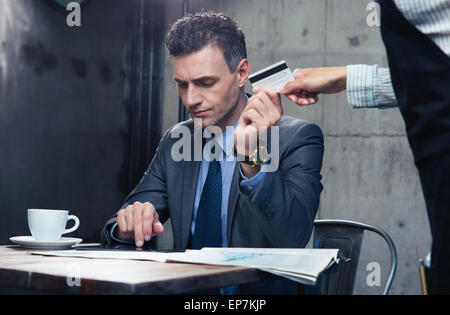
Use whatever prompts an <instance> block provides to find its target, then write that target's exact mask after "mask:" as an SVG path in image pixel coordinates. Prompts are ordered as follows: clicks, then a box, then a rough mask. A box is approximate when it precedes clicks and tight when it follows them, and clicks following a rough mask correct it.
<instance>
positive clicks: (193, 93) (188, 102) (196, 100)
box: [184, 85, 203, 108]
mask: <svg viewBox="0 0 450 315" xmlns="http://www.w3.org/2000/svg"><path fill="white" fill-rule="evenodd" d="M202 100H203V98H202V96H201V94H200V93H199V91H198V90H197V89H196V88H195V86H192V85H189V87H188V89H187V92H186V98H185V103H184V105H185V106H187V107H188V108H191V107H195V106H197V105H200V104H201V103H202Z"/></svg>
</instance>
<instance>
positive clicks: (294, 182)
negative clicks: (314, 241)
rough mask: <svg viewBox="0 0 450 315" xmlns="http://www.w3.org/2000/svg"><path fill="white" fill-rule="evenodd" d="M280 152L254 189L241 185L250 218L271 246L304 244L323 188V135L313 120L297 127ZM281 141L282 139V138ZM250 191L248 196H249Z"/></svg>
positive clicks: (301, 245) (297, 245) (302, 245)
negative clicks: (249, 204)
mask: <svg viewBox="0 0 450 315" xmlns="http://www.w3.org/2000/svg"><path fill="white" fill-rule="evenodd" d="M289 138H290V143H289V144H288V147H287V150H283V151H284V152H280V154H281V156H280V165H279V168H278V170H276V171H275V172H268V173H265V175H264V179H263V180H262V182H261V183H260V184H259V186H258V188H257V189H256V190H254V191H249V190H245V189H243V187H241V193H242V194H243V195H245V196H247V197H248V198H250V200H251V202H252V203H253V205H254V207H253V208H252V209H251V208H250V209H249V211H254V212H255V213H254V214H253V217H254V218H255V220H257V222H258V224H259V225H260V226H261V230H263V231H264V233H265V236H266V239H267V240H268V241H269V243H271V245H272V246H273V247H280V248H281V247H292V248H298V247H304V246H305V245H306V244H307V243H308V241H309V238H310V236H311V233H312V228H313V223H314V218H315V216H316V213H317V210H318V208H319V198H320V193H321V191H322V188H323V187H322V184H321V179H322V176H321V175H320V170H321V168H322V159H323V152H324V144H323V135H322V131H321V130H320V128H319V127H318V126H317V125H315V124H312V123H308V124H306V125H302V126H300V127H299V128H298V129H297V130H296V132H295V134H293V136H292V137H289ZM281 141H282V140H281ZM249 192H250V195H249Z"/></svg>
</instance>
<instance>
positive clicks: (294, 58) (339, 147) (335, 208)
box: [163, 0, 430, 294]
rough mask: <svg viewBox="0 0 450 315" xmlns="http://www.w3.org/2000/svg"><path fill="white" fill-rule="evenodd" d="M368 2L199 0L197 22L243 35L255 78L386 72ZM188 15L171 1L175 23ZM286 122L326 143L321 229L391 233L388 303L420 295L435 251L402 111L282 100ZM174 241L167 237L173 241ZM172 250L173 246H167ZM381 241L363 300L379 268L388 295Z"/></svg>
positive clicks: (171, 102) (168, 89)
mask: <svg viewBox="0 0 450 315" xmlns="http://www.w3.org/2000/svg"><path fill="white" fill-rule="evenodd" d="M369 2H370V1H368V0H284V1H283V0H280V1H274V0H215V1H212V0H209V1H208V0H198V1H197V0H195V1H194V0H192V1H190V12H191V13H193V12H197V11H199V10H201V9H214V10H217V11H223V12H225V13H226V14H228V15H230V16H232V17H234V18H235V19H236V20H237V21H238V22H239V23H240V24H241V25H242V27H243V29H244V32H245V34H246V39H247V45H248V53H249V60H250V62H251V65H252V69H253V70H254V71H256V70H258V69H260V68H262V67H265V66H267V65H269V64H271V63H274V62H276V61H279V60H281V59H284V60H286V61H287V62H288V64H289V65H290V67H291V68H292V69H294V68H300V67H322V66H338V65H347V64H355V63H364V64H379V65H382V66H386V65H387V60H386V54H385V50H384V46H383V43H382V40H381V36H380V32H379V28H377V27H369V26H368V25H367V23H366V18H367V15H368V14H369V12H368V11H366V7H367V4H368V3H369ZM181 12H182V8H181V1H178V0H170V1H168V10H167V12H166V15H167V21H168V23H173V22H174V21H176V19H177V18H178V17H179V16H180V14H181ZM172 76H173V74H172V68H171V65H170V60H169V58H166V71H165V78H166V79H165V84H164V112H163V129H164V130H166V129H167V128H169V127H170V126H171V125H173V124H174V123H176V122H177V118H178V116H177V115H178V96H177V92H176V87H175V84H174V83H173V82H172ZM248 90H249V91H250V89H248ZM283 105H284V110H285V114H287V115H291V116H295V117H299V118H303V119H306V120H309V121H312V122H315V123H317V124H318V125H319V126H320V127H321V128H322V130H323V133H324V135H325V156H324V165H323V169H322V175H323V181H322V183H323V185H324V191H323V193H322V196H321V205H320V210H319V213H318V217H317V219H348V220H354V221H360V222H365V223H367V224H371V225H375V226H378V227H380V228H382V229H384V230H385V231H386V232H387V233H388V234H389V235H390V236H391V237H392V239H393V241H394V243H395V245H396V246H397V251H398V255H399V265H398V271H397V276H396V279H395V281H394V283H393V287H392V290H391V293H393V294H420V283H419V274H418V260H419V258H422V257H424V256H425V255H426V254H427V252H428V250H429V247H430V234H429V226H428V221H427V217H426V211H425V204H424V200H423V196H422V192H421V187H420V183H419V180H418V175H417V170H416V168H415V166H414V163H413V158H412V154H411V151H410V149H409V145H408V142H407V139H406V137H405V128H404V123H403V120H402V118H401V115H400V113H399V111H398V109H387V110H377V109H372V110H369V109H368V110H366V109H360V110H353V109H351V108H350V106H349V105H348V103H347V97H346V94H345V93H342V94H340V95H332V96H322V98H321V100H320V103H319V104H318V105H316V106H312V107H302V108H300V107H297V106H296V105H294V104H293V103H290V102H289V101H288V100H287V99H284V100H283ZM169 238H170V237H169ZM166 241H170V239H167V240H166ZM387 251H388V249H387V246H386V245H384V242H383V241H382V240H381V238H379V237H376V236H373V235H370V233H367V234H366V238H365V243H364V247H363V251H362V254H361V261H360V265H359V266H360V267H359V271H358V276H357V280H356V289H355V293H356V294H379V293H380V292H382V287H377V286H374V287H369V286H368V285H367V284H366V277H367V276H368V275H369V273H370V272H369V271H367V270H366V267H367V265H368V263H369V262H379V263H380V265H381V271H382V277H383V278H382V282H381V284H382V286H383V285H384V284H385V280H386V277H387V273H388V271H389V270H388V263H389V255H388V253H387Z"/></svg>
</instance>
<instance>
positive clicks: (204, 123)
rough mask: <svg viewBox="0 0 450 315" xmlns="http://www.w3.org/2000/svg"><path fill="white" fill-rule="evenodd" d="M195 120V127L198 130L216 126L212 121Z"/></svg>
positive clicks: (195, 118) (204, 119) (196, 118)
mask: <svg viewBox="0 0 450 315" xmlns="http://www.w3.org/2000/svg"><path fill="white" fill-rule="evenodd" d="M193 119H194V124H195V126H196V127H197V128H202V129H205V128H207V127H209V126H213V125H214V122H213V121H211V120H210V119H208V118H198V117H194V118H193Z"/></svg>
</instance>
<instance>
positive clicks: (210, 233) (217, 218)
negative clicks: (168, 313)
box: [192, 160, 222, 249]
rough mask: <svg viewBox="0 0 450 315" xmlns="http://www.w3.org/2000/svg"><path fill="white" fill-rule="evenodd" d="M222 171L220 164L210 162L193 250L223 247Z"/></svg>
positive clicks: (198, 214)
mask: <svg viewBox="0 0 450 315" xmlns="http://www.w3.org/2000/svg"><path fill="white" fill-rule="evenodd" d="M221 210H222V169H221V166H220V162H219V161H216V160H212V161H211V162H209V169H208V176H207V177H206V181H205V185H204V186H203V191H202V197H201V198H200V203H199V206H198V209H197V217H196V219H195V231H194V235H193V237H192V249H201V248H203V247H222V220H221V212H222V211H221Z"/></svg>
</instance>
